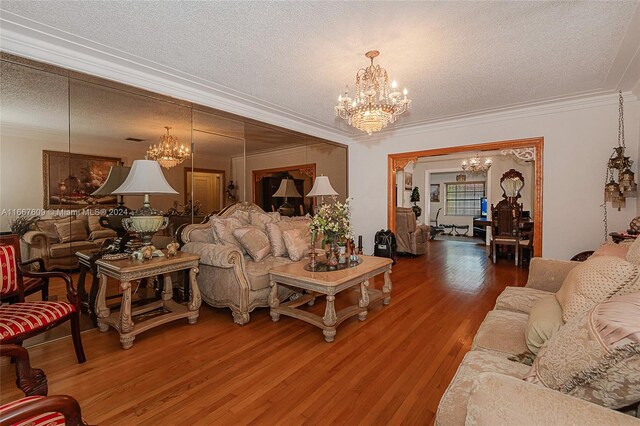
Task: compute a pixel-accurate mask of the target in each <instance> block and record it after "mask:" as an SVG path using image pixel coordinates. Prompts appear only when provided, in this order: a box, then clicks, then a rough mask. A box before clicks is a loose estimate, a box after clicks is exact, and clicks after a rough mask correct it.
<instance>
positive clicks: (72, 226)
mask: <svg viewBox="0 0 640 426" xmlns="http://www.w3.org/2000/svg"><path fill="white" fill-rule="evenodd" d="M54 226H55V227H56V232H57V233H58V238H60V242H61V243H69V242H72V241H83V240H87V239H89V234H87V228H86V227H85V226H84V221H83V220H82V219H72V220H61V221H58V222H55V223H54Z"/></svg>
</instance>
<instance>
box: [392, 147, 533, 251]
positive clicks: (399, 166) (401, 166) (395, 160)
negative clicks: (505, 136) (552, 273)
mask: <svg viewBox="0 0 640 426" xmlns="http://www.w3.org/2000/svg"><path fill="white" fill-rule="evenodd" d="M496 150H498V151H505V150H510V151H513V152H516V151H524V150H526V151H527V152H528V153H530V155H531V160H532V161H533V164H534V166H533V169H534V170H533V179H532V183H533V185H532V187H533V191H534V194H533V197H532V198H533V205H532V210H533V211H534V212H535V215H534V217H533V256H541V255H542V170H543V167H542V158H543V150H544V138H542V137H539V138H530V139H518V140H508V141H498V142H489V143H483V144H474V145H462V146H454V147H448V148H437V149H430V150H423V151H413V152H405V153H396V154H389V156H388V172H387V173H388V174H387V176H388V177H387V182H388V188H387V223H388V228H389V229H391V230H392V231H394V232H395V231H396V223H395V222H396V205H397V203H398V198H399V196H398V194H397V181H398V172H402V171H403V170H405V167H406V166H407V165H408V164H415V163H416V162H417V161H418V159H419V158H424V157H432V158H433V157H439V156H444V155H450V154H456V153H463V152H469V153H482V152H485V151H496ZM423 194H424V192H423Z"/></svg>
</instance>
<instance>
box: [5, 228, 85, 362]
mask: <svg viewBox="0 0 640 426" xmlns="http://www.w3.org/2000/svg"><path fill="white" fill-rule="evenodd" d="M19 245H20V239H19V237H18V236H17V235H8V236H2V237H0V279H1V280H2V281H1V282H0V298H1V297H2V296H3V295H9V294H17V295H18V296H17V299H18V303H12V304H2V305H0V344H18V345H21V344H22V342H23V341H24V340H25V339H27V338H29V337H32V336H35V335H37V334H40V333H42V332H44V331H47V330H49V329H50V328H53V327H56V326H58V325H60V324H62V323H63V322H65V321H67V320H71V336H72V338H73V346H74V349H75V352H76V357H77V358H78V362H79V363H83V362H85V360H86V358H85V355H84V350H83V348H82V340H81V339H80V316H79V313H80V306H79V304H80V300H79V297H78V293H77V292H76V289H75V288H74V287H73V282H72V281H71V278H70V277H69V275H67V274H64V273H62V272H30V271H26V270H24V269H23V268H22V265H21V264H20V263H19V262H18V256H17V253H18V249H17V246H19ZM25 278H36V279H49V278H60V279H62V280H64V282H65V284H66V286H67V298H68V299H69V301H68V302H49V301H38V302H25V300H24V279H25Z"/></svg>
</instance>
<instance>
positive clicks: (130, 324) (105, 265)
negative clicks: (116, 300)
mask: <svg viewBox="0 0 640 426" xmlns="http://www.w3.org/2000/svg"><path fill="white" fill-rule="evenodd" d="M163 252H164V253H165V255H166V251H165V250H163ZM199 260H200V256H198V255H195V254H189V253H183V252H178V254H177V255H176V256H173V257H167V256H165V257H154V258H153V259H151V260H147V261H144V262H142V261H134V260H129V259H124V260H104V259H99V260H97V261H96V262H95V263H96V269H97V274H98V277H99V279H100V284H99V287H98V295H97V300H96V315H97V317H98V327H99V328H100V331H102V332H106V331H108V330H109V326H111V327H113V328H115V329H116V330H117V331H118V333H119V334H120V343H121V344H122V348H123V349H129V348H131V347H132V346H133V341H134V339H135V336H136V335H138V334H140V333H142V332H144V331H146V330H149V329H151V328H153V327H156V326H158V325H161V324H164V323H167V322H170V321H174V320H177V319H180V318H187V319H188V320H189V324H195V323H196V322H197V321H198V315H199V314H200V305H201V303H202V299H201V297H200V290H199V289H198V284H197V283H196V274H197V273H198V261H199ZM185 269H188V270H189V284H190V287H191V291H190V297H189V302H188V303H187V304H186V305H182V304H180V303H177V302H174V301H173V300H172V297H173V286H172V284H171V273H172V272H177V271H182V270H185ZM157 275H162V276H163V280H164V282H163V291H162V296H161V300H157V301H153V302H151V303H147V304H145V305H142V306H139V307H136V308H135V309H133V310H132V309H131V293H132V291H131V287H132V284H133V285H135V284H136V283H139V282H140V280H141V279H143V278H148V277H155V276H157ZM108 277H112V278H115V279H116V280H118V281H120V290H121V291H122V303H121V305H120V310H119V311H117V312H113V313H111V310H110V309H109V307H107V303H106V290H107V280H108ZM154 311H157V312H155V313H156V314H157V315H153V316H152V313H154ZM143 314H147V315H149V316H150V318H148V319H145V321H142V322H140V323H139V324H136V323H135V322H134V319H135V317H136V316H138V315H143Z"/></svg>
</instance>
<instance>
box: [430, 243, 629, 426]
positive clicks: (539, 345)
mask: <svg viewBox="0 0 640 426" xmlns="http://www.w3.org/2000/svg"><path fill="white" fill-rule="evenodd" d="M639 248H640V245H639ZM605 262H606V261H605ZM638 264H639V263H636V265H638ZM579 265H582V264H581V263H580V262H570V261H560V260H549V259H541V258H534V259H532V260H531V264H530V269H529V278H528V282H527V284H526V286H525V287H507V288H506V289H505V290H504V292H503V293H502V294H500V296H499V297H498V299H497V301H496V305H495V308H494V309H493V310H492V311H490V312H489V313H488V314H487V316H486V318H485V320H484V321H483V323H482V324H481V326H480V328H479V330H478V332H477V334H476V336H475V338H474V340H473V343H472V346H471V350H470V351H469V352H468V353H467V354H466V355H465V357H464V358H463V360H462V362H461V364H460V366H459V368H458V370H457V372H456V374H455V376H454V378H453V380H452V381H451V383H450V384H449V386H448V388H447V389H446V391H445V393H444V395H443V397H442V399H441V400H440V404H439V406H438V411H437V414H436V424H437V425H440V426H449V425H464V424H467V425H479V424H482V425H502V424H505V425H506V424H514V425H516V424H518V425H519V424H539V425H546V424H549V425H552V424H581V425H604V424H608V425H614V424H619V425H622V424H636V425H638V424H640V420H638V419H637V418H635V417H634V414H637V411H635V410H637V403H632V404H629V405H627V404H628V403H629V401H626V402H622V403H620V404H622V405H625V407H618V406H615V407H609V408H607V407H606V406H607V405H614V404H615V403H616V401H615V395H614V398H611V397H610V395H606V394H607V393H608V392H612V393H616V392H617V393H618V395H617V396H620V395H623V397H627V398H631V400H630V401H636V398H637V400H640V386H639V385H640V354H639V353H634V354H631V355H630V354H628V353H626V354H625V356H627V355H630V357H629V358H626V359H625V360H624V361H621V364H617V365H616V364H615V363H612V365H613V366H612V365H608V364H607V363H601V364H596V368H593V369H592V370H588V369H586V370H585V371H588V373H576V372H575V371H572V372H569V373H558V372H557V371H553V372H552V373H544V372H545V368H546V369H547V370H553V369H554V368H556V369H561V368H567V369H569V370H571V368H574V369H575V370H576V371H578V370H580V369H581V368H585V367H584V366H585V365H590V364H589V363H588V362H587V361H585V360H588V359H587V358H585V357H586V356H587V355H585V352H589V350H585V349H584V348H585V347H589V346H581V345H580V344H579V343H580V339H586V340H589V339H596V337H594V336H596V335H597V334H598V333H600V334H601V333H602V330H597V332H596V333H591V331H590V328H589V327H590V326H591V325H590V324H592V323H593V322H594V316H595V315H596V314H597V310H598V309H600V307H601V306H605V305H607V306H608V305H610V304H612V303H618V304H620V303H624V302H628V300H625V298H626V299H628V298H631V299H634V302H633V303H635V305H634V304H632V305H627V306H634V307H633V308H632V310H634V316H633V318H636V319H632V320H631V322H634V324H635V325H634V326H635V327H637V329H638V330H640V322H639V319H640V291H638V284H637V283H638V279H639V278H638V267H637V266H635V267H634V266H629V268H635V272H633V271H631V277H632V280H627V281H625V282H624V286H625V287H624V288H625V289H626V290H625V291H627V292H628V294H626V295H623V296H611V294H612V293H617V292H618V293H620V294H623V293H624V292H622V291H621V289H622V288H623V287H622V286H617V287H616V288H615V290H614V291H612V292H610V293H609V294H608V295H607V296H606V297H608V296H611V298H610V299H606V301H604V302H600V303H598V304H596V305H595V307H593V308H590V309H591V310H588V311H584V312H581V313H578V311H579V310H583V309H584V307H586V306H588V305H589V304H593V300H592V301H590V302H589V301H587V300H586V299H585V300H582V299H578V302H579V303H578V304H577V305H575V304H574V305H570V304H567V303H566V302H565V304H564V308H563V307H562V306H560V304H559V301H560V300H563V301H564V300H565V298H566V294H565V295H562V297H558V293H557V292H559V290H560V291H561V292H564V293H566V292H567V290H566V288H565V286H566V284H565V285H563V283H565V279H566V278H567V277H568V276H570V275H571V274H573V275H571V278H570V279H568V281H571V280H574V281H575V280H576V279H578V278H576V277H577V276H579V274H582V273H583V272H584V270H580V271H579V270H578V269H576V268H577V266H579ZM607 267H609V269H608V270H605V273H604V275H607V274H617V273H618V272H619V270H618V269H616V268H611V267H610V266H607ZM630 270H631V269H630ZM572 271H573V272H572ZM634 274H635V275H634ZM600 275H601V276H602V275H603V274H602V273H601V274H600ZM587 278H588V279H592V278H594V275H591V276H588V277H587ZM596 278H598V277H596ZM561 288H564V289H562V290H561ZM575 288H576V287H574V288H573V289H574V290H575ZM580 288H581V289H582V287H580ZM580 291H583V290H580ZM602 297H605V296H602ZM589 300H590V299H589ZM594 300H595V299H594ZM572 303H573V302H572ZM581 303H585V305H582V304H581ZM539 307H542V308H541V309H540V308H539ZM605 307H606V306H605ZM609 309H610V308H609ZM572 310H574V311H576V314H575V316H572V317H571V318H569V319H568V320H567V321H566V322H565V321H564V320H565V319H566V316H567V314H568V313H569V312H570V311H572ZM616 310H617V311H618V312H620V311H621V309H619V308H616V309H614V311H616ZM594 312H595V313H594ZM609 312H611V311H609ZM572 315H573V314H572ZM534 317H535V318H534ZM536 318H537V319H541V321H538V320H537V319H536ZM580 327H582V328H580ZM608 327H609V328H615V327H611V326H610V325H609V326H608ZM616 327H617V325H616ZM605 328H606V327H605ZM532 330H533V331H532ZM571 333H574V334H575V333H578V334H579V335H580V339H575V340H572V339H569V338H566V339H565V337H566V336H569V335H572V334H571ZM532 335H533V336H534V337H536V338H537V337H540V336H543V337H544V338H543V339H542V340H545V339H547V340H546V341H544V342H543V341H542V340H537V339H536V338H532V337H531V336H532ZM589 336H591V337H589ZM599 338H600V337H598V339H599ZM635 338H636V339H638V336H636V337H635ZM589 344H591V345H593V346H591V348H596V347H598V348H599V347H600V345H599V344H596V343H594V342H593V341H590V343H589ZM630 344H631V343H630ZM633 344H634V345H635V346H630V347H631V348H632V349H633V350H634V351H637V350H638V347H640V346H639V345H640V343H637V342H636V343H633ZM628 347H629V346H628V345H627V349H628ZM559 349H561V350H559ZM562 350H564V351H565V353H563V354H562V356H561V357H556V359H553V360H552V361H553V362H555V364H556V365H553V362H552V363H551V366H550V365H549V361H548V360H549V358H550V357H551V355H552V354H551V352H552V351H555V352H562ZM532 351H537V356H536V355H535V354H533V353H532ZM607 351H609V349H607ZM605 352H606V351H605ZM610 353H616V351H615V350H610ZM527 358H529V359H528V360H527ZM605 358H606V357H605ZM531 362H533V366H530V365H528V364H531ZM625 363H626V364H625ZM561 364H564V367H562V365H561ZM615 368H620V369H621V370H620V371H619V373H620V374H622V375H623V376H624V378H622V379H621V378H619V377H618V378H615V377H614V378H611V379H610V380H611V381H615V380H616V379H619V383H615V384H614V385H613V386H610V385H608V384H606V385H603V384H602V381H606V380H609V379H607V377H608V376H615V375H616V373H612V372H613V371H614V370H615ZM541 372H542V373H541ZM545 374H547V375H546V376H545ZM539 376H542V377H543V379H542V380H540V377H539ZM561 380H565V382H564V383H563V384H562V385H558V383H557V382H559V381H561ZM625 380H628V381H630V382H631V383H632V385H629V382H625ZM554 386H555V387H554ZM589 386H591V388H590V389H588V391H585V390H584V388H585V387H587V388H588V387H589ZM598 387H599V388H598ZM596 388H598V389H597V390H596V391H594V390H593V389H596ZM603 388H604V389H605V390H604V391H603ZM629 389H632V390H629ZM598 392H600V393H599V394H598ZM594 394H598V395H597V397H598V398H600V399H602V400H604V401H605V403H602V401H600V402H598V401H593V400H591V401H589V399H590V397H593V395H594ZM603 394H604V396H603ZM598 398H596V400H597V399H598ZM591 399H593V398H591ZM612 401H613V402H612ZM594 402H596V403H594ZM620 404H619V405H620ZM634 404H635V405H634ZM612 408H617V410H615V409H612ZM623 412H624V413H623ZM630 414H631V415H630Z"/></svg>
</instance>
